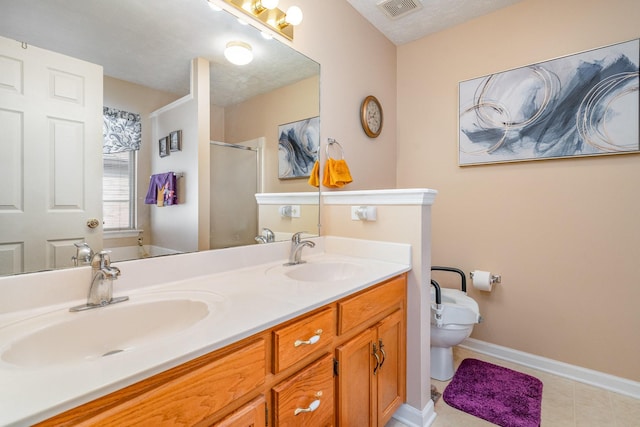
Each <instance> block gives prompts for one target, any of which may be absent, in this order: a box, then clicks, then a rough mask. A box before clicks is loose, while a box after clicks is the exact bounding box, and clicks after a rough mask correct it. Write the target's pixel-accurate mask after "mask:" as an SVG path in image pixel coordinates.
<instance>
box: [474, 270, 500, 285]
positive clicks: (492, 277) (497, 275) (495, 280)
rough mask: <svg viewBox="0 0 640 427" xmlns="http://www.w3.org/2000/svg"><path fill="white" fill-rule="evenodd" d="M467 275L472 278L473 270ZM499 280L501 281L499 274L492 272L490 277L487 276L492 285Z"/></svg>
mask: <svg viewBox="0 0 640 427" xmlns="http://www.w3.org/2000/svg"><path fill="white" fill-rule="evenodd" d="M469 277H471V280H473V271H472V272H470V273H469ZM501 281H502V276H500V275H499V274H492V275H491V277H490V278H489V283H491V284H492V285H494V284H496V283H500V282H501Z"/></svg>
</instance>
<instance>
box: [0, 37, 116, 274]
mask: <svg viewBox="0 0 640 427" xmlns="http://www.w3.org/2000/svg"><path fill="white" fill-rule="evenodd" d="M102 92H103V84H102V67H101V66H98V65H95V64H91V63H88V62H84V61H80V60H78V59H75V58H71V57H68V56H65V55H60V54H58V53H55V52H51V51H47V50H44V49H39V48H36V47H33V46H26V48H25V47H24V46H23V45H22V44H21V43H19V42H17V41H15V40H10V39H6V38H2V37H0V135H2V137H1V138H0V170H2V171H3V174H4V176H5V179H6V180H7V181H6V182H5V184H4V185H3V187H4V188H3V191H2V192H0V275H2V274H12V273H20V272H23V271H38V270H44V269H50V268H59V267H66V266H71V265H73V263H72V260H71V257H72V256H73V255H74V254H75V247H74V246H73V244H74V243H76V242H82V241H86V242H87V243H89V245H90V246H91V247H92V248H94V249H100V248H102V98H103V95H102ZM93 218H95V219H97V220H98V223H99V225H98V227H96V228H93V229H92V228H89V227H88V226H87V221H88V220H90V219H93Z"/></svg>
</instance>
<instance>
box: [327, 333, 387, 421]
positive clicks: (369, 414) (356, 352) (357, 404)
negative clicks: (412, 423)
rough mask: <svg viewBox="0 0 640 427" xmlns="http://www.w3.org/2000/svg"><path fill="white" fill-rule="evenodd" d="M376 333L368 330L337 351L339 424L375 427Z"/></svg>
mask: <svg viewBox="0 0 640 427" xmlns="http://www.w3.org/2000/svg"><path fill="white" fill-rule="evenodd" d="M375 342H376V330H375V329H367V330H366V331H364V332H362V333H361V334H359V335H357V336H356V337H355V338H353V339H352V340H350V341H349V342H347V343H346V344H344V345H342V346H340V347H338V348H337V349H336V358H337V360H338V370H339V372H338V399H337V400H338V425H339V426H358V427H366V426H370V427H372V426H374V425H375V424H374V414H375V413H376V407H375V406H376V402H377V401H376V399H374V396H375V393H376V384H375V377H374V375H373V370H374V368H375V366H376V359H375V358H374V356H373V344H374V343H375Z"/></svg>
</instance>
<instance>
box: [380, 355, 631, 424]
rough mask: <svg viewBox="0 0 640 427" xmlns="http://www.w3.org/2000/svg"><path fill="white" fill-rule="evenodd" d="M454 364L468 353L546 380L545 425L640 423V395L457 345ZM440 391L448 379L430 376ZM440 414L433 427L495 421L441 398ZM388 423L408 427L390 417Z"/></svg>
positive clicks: (437, 411) (543, 394)
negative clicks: (629, 393)
mask: <svg viewBox="0 0 640 427" xmlns="http://www.w3.org/2000/svg"><path fill="white" fill-rule="evenodd" d="M453 355H454V362H455V366H456V368H457V366H458V365H459V364H460V362H461V361H462V360H464V359H466V358H468V357H472V358H474V359H479V360H484V361H485V362H490V363H494V364H496V365H500V366H504V367H506V368H510V369H513V370H516V371H520V372H524V373H525V374H529V375H533V376H535V377H536V378H538V379H540V380H541V381H542V383H543V389H542V426H543V427H603V426H606V427H640V399H634V398H632V397H628V396H624V395H621V394H617V393H613V392H610V391H608V390H603V389H601V388H597V387H593V386H590V385H587V384H583V383H579V382H576V381H572V380H569V379H566V378H562V377H559V376H556V375H551V374H548V373H546V372H541V371H538V370H536V369H532V368H528V367H525V366H521V365H518V364H516V363H511V362H505V361H503V360H500V359H496V358H493V357H490V356H485V355H483V354H479V353H475V352H473V351H471V350H468V349H464V348H460V347H455V348H454V352H453ZM431 383H432V384H433V385H435V386H436V387H437V389H438V391H439V392H440V393H442V392H443V391H444V388H445V387H446V386H447V384H449V381H436V380H431ZM435 411H436V413H437V414H438V416H437V418H436V420H435V421H434V423H433V424H432V427H486V426H494V425H495V424H492V423H489V422H487V421H484V420H482V419H480V418H476V417H474V416H472V415H469V414H467V413H465V412H462V411H459V410H457V409H455V408H452V407H451V406H449V405H447V403H446V402H445V401H444V400H443V399H442V397H441V398H440V399H438V401H437V402H436V405H435ZM386 427H405V426H404V424H401V423H399V422H398V421H395V420H393V419H392V420H391V421H390V422H389V423H387V425H386Z"/></svg>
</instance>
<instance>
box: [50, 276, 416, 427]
mask: <svg viewBox="0 0 640 427" xmlns="http://www.w3.org/2000/svg"><path fill="white" fill-rule="evenodd" d="M405 306H406V274H402V275H400V276H398V277H395V278H393V279H390V280H387V281H385V282H383V283H380V284H378V285H374V286H372V287H370V288H368V289H366V290H364V291H361V292H358V293H356V294H354V295H352V296H349V297H346V298H343V299H341V300H339V301H337V302H334V303H331V304H327V305H325V306H323V307H320V308H317V309H315V310H312V311H310V312H309V313H307V314H304V315H301V316H299V317H297V318H295V319H292V320H289V321H287V322H284V323H282V324H280V325H277V326H275V327H273V328H270V329H268V330H266V331H263V332H260V333H258V334H256V335H254V336H252V337H249V338H246V339H244V340H242V341H240V342H238V343H235V344H232V345H230V346H228V347H225V348H222V349H220V350H216V351H214V352H212V353H209V354H207V355H204V356H201V357H199V358H197V359H194V360H192V361H190V362H187V363H185V364H183V365H180V366H177V367H175V368H172V369H169V370H167V371H165V372H162V373H160V374H157V375H154V376H152V377H150V378H148V379H146V380H143V381H140V382H138V383H136V384H133V385H131V386H128V387H125V388H123V389H121V390H118V391H116V392H114V393H111V394H108V395H106V396H104V397H101V398H98V399H96V400H94V401H91V402H89V403H86V404H84V405H82V406H79V407H77V408H74V409H71V410H68V411H66V412H63V413H62V414H59V415H57V416H55V417H53V418H50V419H48V420H46V421H44V422H42V423H41V424H39V425H42V426H65V425H74V426H76V425H87V426H89V425H99V426H123V425H127V426H133V425H144V426H147V425H153V426H176V425H181V426H215V427H232V426H233V427H265V426H283V427H284V426H301V425H306V426H314V427H315V426H319V427H324V426H334V425H336V426H343V427H352V426H357V427H360V426H363V427H364V426H376V425H378V426H384V424H385V423H386V422H387V421H388V420H389V419H390V417H391V415H392V414H393V412H394V411H395V410H396V409H397V408H398V407H399V406H400V405H401V404H402V402H404V399H405V363H406V362H405V359H406V357H405V353H406V350H405V347H406V346H405V323H406V320H405ZM336 374H337V376H336Z"/></svg>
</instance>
